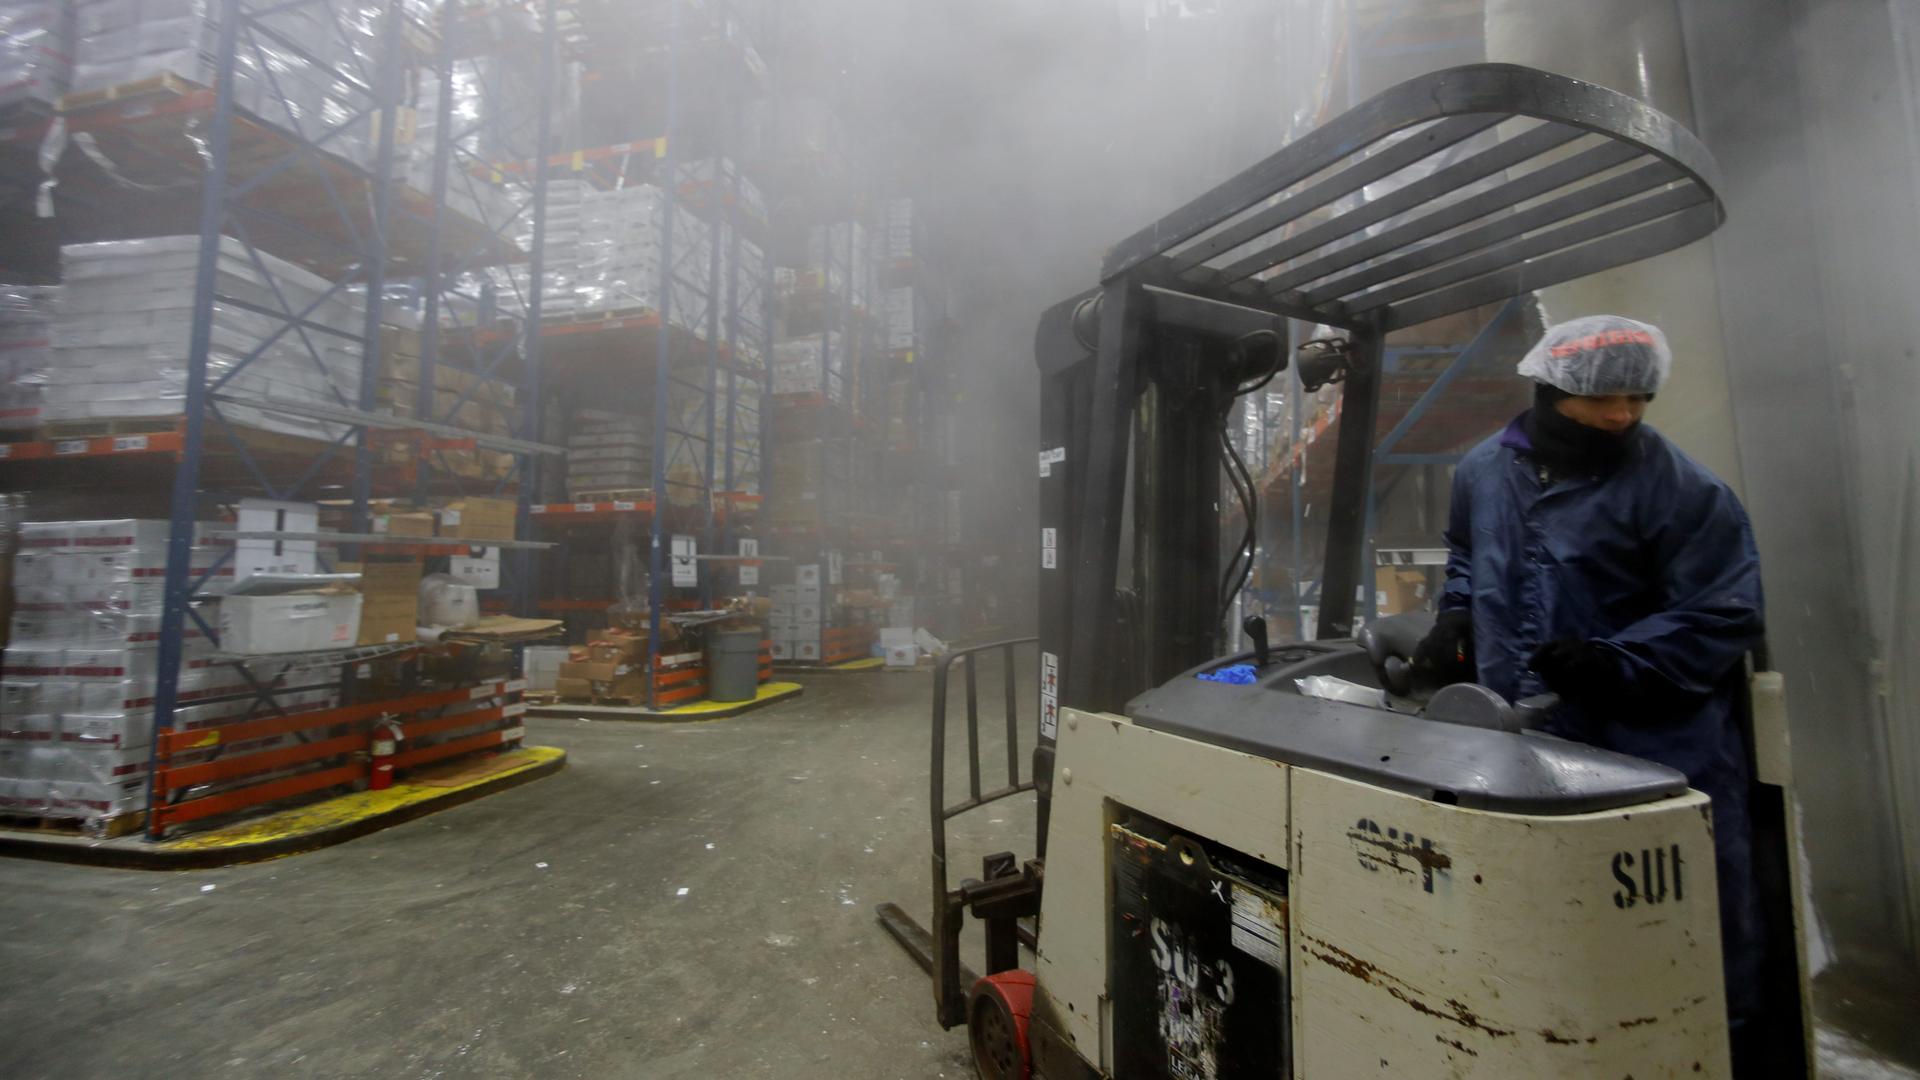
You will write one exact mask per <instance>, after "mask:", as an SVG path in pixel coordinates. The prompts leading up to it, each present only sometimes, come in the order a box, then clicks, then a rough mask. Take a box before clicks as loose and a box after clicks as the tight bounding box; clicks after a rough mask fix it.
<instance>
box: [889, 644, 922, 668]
mask: <svg viewBox="0 0 1920 1080" xmlns="http://www.w3.org/2000/svg"><path fill="white" fill-rule="evenodd" d="M919 663H920V648H919V646H917V645H889V646H887V666H888V667H893V668H901V667H907V668H910V667H913V666H915V665H917V664H919Z"/></svg>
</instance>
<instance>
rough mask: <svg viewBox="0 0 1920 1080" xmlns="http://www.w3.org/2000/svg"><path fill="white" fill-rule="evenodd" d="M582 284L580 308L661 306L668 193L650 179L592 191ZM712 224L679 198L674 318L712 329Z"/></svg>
mask: <svg viewBox="0 0 1920 1080" xmlns="http://www.w3.org/2000/svg"><path fill="white" fill-rule="evenodd" d="M582 213H583V221H584V225H583V228H582V231H581V239H580V247H579V272H578V285H577V286H576V288H577V289H578V291H579V294H580V300H579V308H580V310H582V311H629V310H635V309H643V308H644V309H648V310H652V311H659V310H661V309H662V307H663V304H664V302H665V301H666V297H664V296H663V295H662V290H661V284H662V283H661V274H660V264H661V259H662V257H663V256H664V255H665V244H666V220H667V202H666V195H665V193H664V192H662V191H661V190H660V189H659V188H657V187H654V186H653V185H651V184H641V185H638V186H636V187H630V188H618V189H616V190H613V191H594V192H590V193H588V195H587V198H586V203H585V206H584V209H583V211H582ZM713 233H714V229H713V227H712V226H711V225H709V224H708V223H707V222H705V221H702V220H701V219H700V218H699V217H697V216H695V215H694V214H693V212H692V211H690V210H688V209H687V208H686V207H685V206H684V205H681V204H679V203H676V204H675V205H674V216H673V278H674V280H673V296H672V301H671V302H672V304H673V310H672V311H671V312H670V313H669V319H670V321H671V322H672V323H674V324H675V325H677V326H683V327H686V328H688V329H690V330H694V331H695V332H697V333H700V334H705V332H706V324H707V319H706V314H707V299H708V290H707V280H708V278H709V277H710V276H711V272H712V265H711V260H712V252H713V249H712V247H710V246H709V245H711V244H712V242H713Z"/></svg>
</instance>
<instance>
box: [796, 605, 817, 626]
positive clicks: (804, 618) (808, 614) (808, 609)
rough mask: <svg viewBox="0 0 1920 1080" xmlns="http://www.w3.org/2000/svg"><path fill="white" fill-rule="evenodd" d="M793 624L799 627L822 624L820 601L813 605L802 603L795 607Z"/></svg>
mask: <svg viewBox="0 0 1920 1080" xmlns="http://www.w3.org/2000/svg"><path fill="white" fill-rule="evenodd" d="M793 622H794V624H795V625H797V626H805V625H807V624H808V623H813V624H815V625H818V624H819V622H820V604H819V601H815V602H813V603H811V604H807V603H800V604H795V605H793Z"/></svg>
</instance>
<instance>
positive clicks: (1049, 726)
mask: <svg viewBox="0 0 1920 1080" xmlns="http://www.w3.org/2000/svg"><path fill="white" fill-rule="evenodd" d="M1059 730H1060V658H1059V657H1057V656H1055V655H1053V654H1052V653H1050V652H1043V653H1041V654H1040V737H1041V738H1043V739H1052V738H1055V737H1056V733H1057V732H1058V731H1059Z"/></svg>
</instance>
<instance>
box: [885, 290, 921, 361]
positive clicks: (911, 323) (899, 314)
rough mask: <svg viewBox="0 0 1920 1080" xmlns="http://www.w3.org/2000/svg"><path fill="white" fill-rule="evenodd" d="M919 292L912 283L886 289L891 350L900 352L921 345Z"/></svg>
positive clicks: (887, 327)
mask: <svg viewBox="0 0 1920 1080" xmlns="http://www.w3.org/2000/svg"><path fill="white" fill-rule="evenodd" d="M917 293H918V290H917V289H915V288H913V287H912V286H910V285H908V286H903V287H901V288H898V289H888V290H887V291H886V297H887V301H886V332H887V349H888V350H889V351H893V352H900V351H904V350H907V349H914V348H918V347H919V342H920V333H919V308H918V307H917V301H916V295H917Z"/></svg>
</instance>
